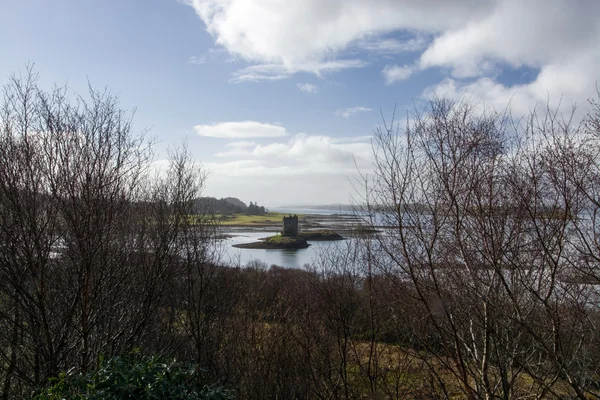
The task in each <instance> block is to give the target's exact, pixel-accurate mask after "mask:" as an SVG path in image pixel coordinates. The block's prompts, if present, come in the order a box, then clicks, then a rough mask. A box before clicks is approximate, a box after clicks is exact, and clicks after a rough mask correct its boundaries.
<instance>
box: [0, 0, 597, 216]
mask: <svg viewBox="0 0 600 400" xmlns="http://www.w3.org/2000/svg"><path fill="white" fill-rule="evenodd" d="M0 49H2V53H1V55H0V82H2V83H4V82H6V80H7V78H8V77H9V75H10V74H11V73H14V72H18V71H20V70H23V69H24V67H25V65H26V64H27V63H34V65H35V70H36V72H37V73H39V75H40V82H41V84H42V85H47V86H48V87H49V86H50V85H52V84H54V83H56V84H59V85H64V84H68V86H69V88H70V90H71V91H72V92H73V93H78V94H85V93H86V91H87V85H88V82H90V83H91V85H92V86H94V87H98V88H104V87H107V88H109V89H110V90H111V91H112V92H113V93H116V94H118V95H119V96H120V106H121V107H122V108H124V109H127V110H133V109H135V110H136V111H135V118H134V124H135V129H136V130H138V131H140V132H141V131H143V130H145V129H148V135H149V136H152V137H154V138H155V139H156V141H157V147H156V157H157V163H158V164H160V161H161V160H163V159H164V158H166V157H167V154H168V151H169V149H173V148H174V147H175V146H178V145H181V144H182V143H183V142H186V143H187V146H188V148H189V150H190V151H191V153H192V154H193V156H194V158H195V160H196V161H197V162H198V163H201V164H202V166H203V168H204V169H205V170H206V171H207V172H208V178H207V181H206V185H205V190H204V195H207V196H215V197H219V198H220V197H228V196H232V197H238V198H240V199H241V200H243V201H245V202H246V203H248V202H250V201H253V202H257V203H258V204H261V205H265V206H267V207H277V206H289V205H311V204H333V203H343V204H347V203H349V202H351V201H352V199H353V198H355V199H356V198H357V197H358V196H357V194H356V190H360V188H359V187H357V186H356V180H357V178H358V177H359V173H367V174H368V173H369V172H370V170H371V169H372V168H371V167H372V143H371V138H372V135H373V130H374V129H375V128H376V127H377V125H378V124H380V123H381V121H382V117H384V118H386V119H389V118H391V116H392V113H393V110H394V109H396V110H397V118H400V119H401V118H402V117H404V116H405V115H406V112H407V111H410V110H411V109H412V108H413V107H414V105H415V104H420V103H421V102H424V101H426V100H427V99H428V98H430V97H431V96H434V95H437V96H442V97H449V98H457V99H468V100H469V101H475V102H477V103H481V104H483V105H485V106H486V107H496V108H501V109H504V108H506V107H507V106H510V108H511V109H512V111H513V113H515V114H517V115H519V114H525V113H527V112H528V111H530V110H532V109H533V108H534V107H538V106H540V105H542V106H545V104H546V103H547V102H550V104H551V106H552V107H559V108H560V109H561V110H565V111H567V110H570V109H571V107H572V106H573V105H574V104H576V105H577V106H578V107H579V109H580V110H583V111H585V109H586V107H587V106H588V105H587V99H589V98H592V97H595V95H596V87H597V83H598V80H599V79H600V1H598V0H527V1H524V0H453V1H450V0H420V1H414V0H368V1H367V0H143V1H142V0H102V1H98V0H0Z"/></svg>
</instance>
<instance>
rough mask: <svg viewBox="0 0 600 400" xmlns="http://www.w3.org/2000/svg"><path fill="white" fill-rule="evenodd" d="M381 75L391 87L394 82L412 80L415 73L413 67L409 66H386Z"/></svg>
mask: <svg viewBox="0 0 600 400" xmlns="http://www.w3.org/2000/svg"><path fill="white" fill-rule="evenodd" d="M381 73H382V74H383V76H384V78H385V84H386V85H391V84H392V83H394V82H398V81H403V80H405V79H408V78H410V76H411V75H412V73H413V67H411V66H408V65H404V66H399V65H386V66H385V68H384V69H383V71H381Z"/></svg>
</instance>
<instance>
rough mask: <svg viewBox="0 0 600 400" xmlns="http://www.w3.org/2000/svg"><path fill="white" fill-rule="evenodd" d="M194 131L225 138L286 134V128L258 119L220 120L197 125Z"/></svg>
mask: <svg viewBox="0 0 600 400" xmlns="http://www.w3.org/2000/svg"><path fill="white" fill-rule="evenodd" d="M194 131H196V133H197V134H198V135H200V136H209V137H216V138H224V139H248V138H259V137H278V136H285V135H287V132H286V131H285V128H284V127H282V126H279V125H272V124H264V123H261V122H256V121H242V122H220V123H217V124H213V125H196V126H194Z"/></svg>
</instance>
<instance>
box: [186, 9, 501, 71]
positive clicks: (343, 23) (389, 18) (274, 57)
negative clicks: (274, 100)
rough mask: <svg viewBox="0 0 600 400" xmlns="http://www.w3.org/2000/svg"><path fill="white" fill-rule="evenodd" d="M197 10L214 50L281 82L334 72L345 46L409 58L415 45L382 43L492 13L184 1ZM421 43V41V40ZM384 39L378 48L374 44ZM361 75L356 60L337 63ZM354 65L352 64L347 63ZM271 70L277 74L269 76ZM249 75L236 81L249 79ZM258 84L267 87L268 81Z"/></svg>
mask: <svg viewBox="0 0 600 400" xmlns="http://www.w3.org/2000/svg"><path fill="white" fill-rule="evenodd" d="M183 1H184V2H186V3H187V4H189V5H190V6H192V7H193V8H194V10H195V11H196V13H197V15H198V16H199V17H200V18H201V20H202V21H203V22H204V23H205V25H206V29H207V31H208V32H209V33H210V34H211V35H212V36H213V37H214V40H215V42H216V44H217V45H218V46H221V47H222V48H224V49H226V50H227V51H228V52H229V53H230V54H232V55H234V56H236V57H239V59H241V60H245V61H247V62H249V63H251V64H253V66H263V65H266V66H269V68H268V69H269V76H272V77H273V79H282V78H283V77H287V76H290V75H292V74H294V73H296V72H309V73H314V74H317V75H319V74H322V73H325V72H334V71H335V70H339V69H331V68H329V67H328V65H329V64H330V63H332V62H339V61H340V60H338V59H339V57H338V56H339V54H340V52H342V51H343V50H345V49H347V48H348V47H349V46H352V45H355V44H357V43H360V41H362V40H367V42H366V43H368V44H367V46H366V49H367V50H371V51H377V49H379V51H383V52H390V50H392V49H394V52H395V51H404V50H408V51H412V50H411V49H414V48H415V47H416V46H417V45H418V43H417V42H413V43H410V41H409V42H408V43H406V44H405V45H401V44H400V42H399V41H395V40H390V39H389V38H387V39H386V38H385V35H386V34H388V33H391V32H395V31H397V30H406V31H411V30H418V31H419V32H423V33H424V32H429V33H433V32H438V31H439V29H440V27H441V28H442V29H445V28H451V27H456V26H459V24H460V23H461V22H462V21H464V20H465V19H466V18H474V17H476V16H477V15H479V14H481V13H482V11H483V10H485V9H487V8H488V7H489V3H490V0H488V1H478V0H463V1H460V2H447V1H429V2H421V3H419V6H415V3H414V2H413V1H412V0H373V1H370V2H366V1H364V0H344V1H341V0H331V1H328V2H327V3H326V4H324V3H323V1H322V0H303V1H296V0H283V1H278V2H265V1H263V0H228V1H223V0H183ZM419 36H421V34H419ZM379 38H381V41H380V43H379V44H377V42H378V41H379ZM341 61H342V63H343V64H344V65H346V66H348V65H349V64H351V65H352V67H362V66H365V65H366V63H364V62H360V60H341ZM349 61H352V63H349ZM274 65H276V66H278V68H277V69H278V70H277V71H273V69H274V67H273V66H274ZM248 72H249V71H246V72H244V73H240V74H238V75H237V76H234V79H233V80H234V81H236V82H239V81H243V80H250V79H239V77H238V76H239V75H241V76H242V77H246V76H247V75H248ZM261 80H268V78H267V77H266V76H265V74H262V75H261Z"/></svg>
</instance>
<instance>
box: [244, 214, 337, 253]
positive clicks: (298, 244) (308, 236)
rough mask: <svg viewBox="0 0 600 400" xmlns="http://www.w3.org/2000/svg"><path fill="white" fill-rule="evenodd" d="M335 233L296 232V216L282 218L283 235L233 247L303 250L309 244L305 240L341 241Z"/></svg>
mask: <svg viewBox="0 0 600 400" xmlns="http://www.w3.org/2000/svg"><path fill="white" fill-rule="evenodd" d="M343 239H344V238H343V237H342V236H340V235H339V234H338V233H337V232H334V231H332V230H327V229H325V230H315V231H302V232H300V231H299V230H298V216H297V215H294V216H291V215H290V216H288V217H283V233H282V234H281V235H275V236H269V237H266V238H263V239H260V241H258V242H252V243H242V244H235V245H233V247H237V248H240V249H305V248H307V247H308V246H310V244H308V242H307V240H314V241H317V240H320V241H325V240H343Z"/></svg>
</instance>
